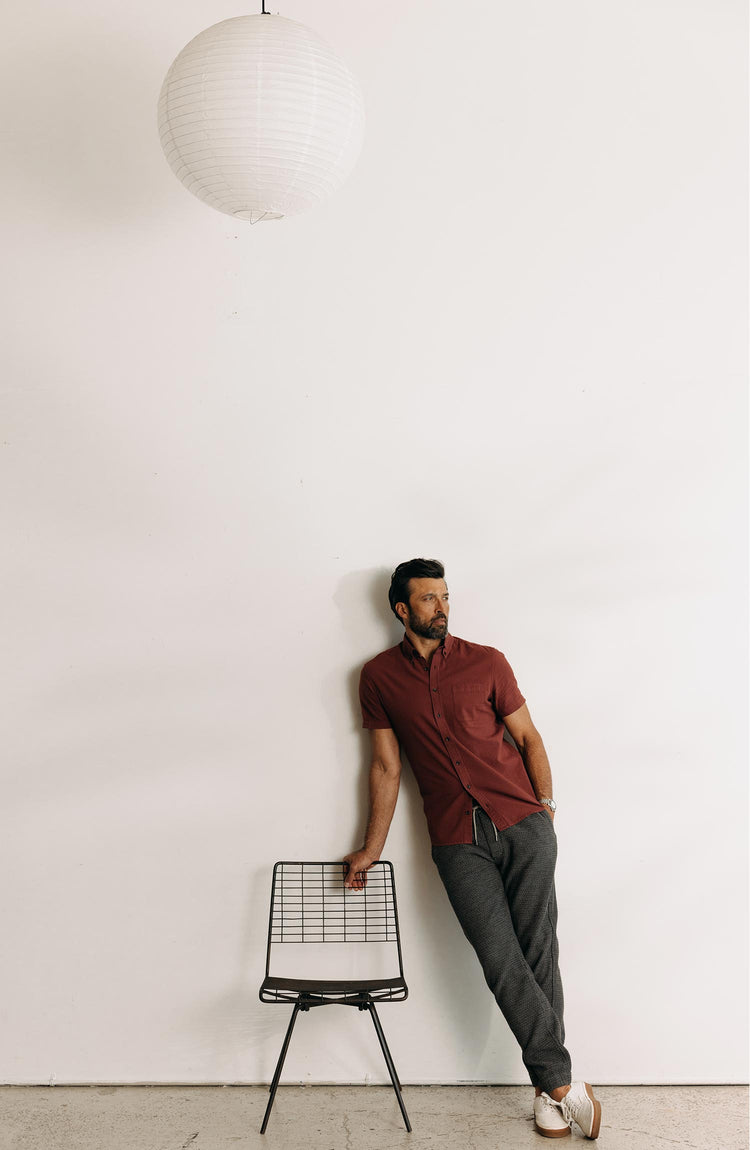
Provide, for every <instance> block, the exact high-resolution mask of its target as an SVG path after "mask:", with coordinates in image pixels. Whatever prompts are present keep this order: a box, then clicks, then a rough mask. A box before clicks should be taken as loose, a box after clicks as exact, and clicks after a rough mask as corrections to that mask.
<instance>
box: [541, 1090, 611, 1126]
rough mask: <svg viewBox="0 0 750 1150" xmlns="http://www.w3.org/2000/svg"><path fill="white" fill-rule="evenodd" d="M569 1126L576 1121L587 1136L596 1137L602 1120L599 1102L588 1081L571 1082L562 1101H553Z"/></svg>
mask: <svg viewBox="0 0 750 1150" xmlns="http://www.w3.org/2000/svg"><path fill="white" fill-rule="evenodd" d="M550 1101H552V1103H553V1105H554V1106H557V1107H559V1109H560V1110H561V1111H562V1116H563V1118H564V1119H565V1121H566V1122H567V1123H568V1125H569V1126H570V1125H571V1123H573V1122H576V1123H577V1124H578V1125H579V1126H580V1128H581V1130H583V1133H584V1134H585V1135H586V1137H587V1138H598V1137H599V1127H600V1126H601V1122H602V1107H601V1103H600V1102H597V1100H596V1098H594V1091H593V1090H592V1089H591V1087H590V1086H589V1084H588V1082H573V1083H572V1084H571V1087H570V1090H569V1091H568V1093H567V1094H566V1095H565V1097H564V1098H563V1100H562V1102H554V1101H553V1100H552V1099H550Z"/></svg>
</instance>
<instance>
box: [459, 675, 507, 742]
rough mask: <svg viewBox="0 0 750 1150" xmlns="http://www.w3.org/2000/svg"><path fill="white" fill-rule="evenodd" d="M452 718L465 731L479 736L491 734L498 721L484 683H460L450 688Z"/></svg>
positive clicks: (493, 732)
mask: <svg viewBox="0 0 750 1150" xmlns="http://www.w3.org/2000/svg"><path fill="white" fill-rule="evenodd" d="M451 701H452V703H453V719H454V722H455V723H456V725H457V726H458V727H461V728H462V729H463V730H464V731H465V732H467V733H469V734H473V735H476V736H479V737H483V736H484V737H486V736H488V735H493V734H495V732H496V731H497V727H498V722H497V715H496V714H495V709H494V707H493V706H492V702H491V701H490V692H489V688H488V687H487V685H486V684H485V683H462V684H461V685H460V686H456V687H452V688H451Z"/></svg>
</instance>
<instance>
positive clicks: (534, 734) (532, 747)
mask: <svg viewBox="0 0 750 1150" xmlns="http://www.w3.org/2000/svg"><path fill="white" fill-rule="evenodd" d="M505 725H506V727H507V728H508V731H509V733H510V734H511V735H512V736H513V741H514V742H515V744H516V746H517V747H518V750H519V751H520V753H521V757H522V759H523V761H524V763H525V765H526V771H527V773H528V776H529V778H530V779H531V785H532V787H533V788H534V794H535V795H536V797H537V799H551V798H552V797H553V796H552V771H551V770H550V765H549V759H548V758H547V752H546V751H545V749H544V743H543V742H542V736H541V735H540V734H539V732H538V731H537V729H536V727H535V726H534V724H533V722H532V721H531V715H530V714H529V708H528V707H527V706H526V704H525V703H524V705H523V706H522V707H519V708H518V710H517V711H514V712H513V714H512V715H506V716H505ZM544 809H545V811H546V812H547V814H548V815H549V817H550V818H551V819H552V821H553V822H554V821H555V812H554V811H551V810H550V809H549V807H547V806H545V808H544Z"/></svg>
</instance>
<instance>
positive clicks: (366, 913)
mask: <svg viewBox="0 0 750 1150" xmlns="http://www.w3.org/2000/svg"><path fill="white" fill-rule="evenodd" d="M347 867H348V863H342V862H333V863H331V862H277V863H276V865H275V867H274V868H273V883H272V886H271V912H270V915H269V920H268V947H267V951H266V976H265V978H264V980H263V985H262V986H261V988H260V1000H261V1002H276V1003H279V1002H286V1003H290V1004H292V1005H293V1006H294V1010H293V1011H292V1017H291V1019H290V1022H289V1026H288V1028H287V1032H286V1036H285V1038H284V1042H283V1045H282V1047H281V1054H280V1055H279V1060H278V1063H277V1064H276V1070H275V1072H274V1076H273V1080H272V1082H271V1085H270V1088H269V1089H270V1093H271V1096H270V1098H269V1100H268V1106H267V1107H266V1113H265V1116H264V1118H263V1125H262V1126H261V1128H260V1132H261V1134H265V1132H266V1126H267V1125H268V1119H269V1116H270V1114H271V1108H272V1106H273V1103H274V1098H275V1097H276V1089H277V1087H278V1085H279V1079H280V1078H281V1071H282V1068H283V1066H284V1059H285V1058H286V1053H287V1050H288V1049H289V1041H290V1039H291V1037H292V1030H293V1029H294V1024H295V1022H296V1021H297V1015H298V1014H299V1013H300V1011H302V1012H304V1011H307V1010H310V1009H311V1008H312V1007H315V1006H332V1005H333V1006H336V1005H338V1006H356V1007H357V1008H358V1009H359V1010H366V1011H368V1012H369V1014H370V1017H371V1018H372V1021H373V1025H374V1026H375V1031H376V1033H377V1036H378V1039H379V1041H380V1046H381V1049H382V1051H383V1056H384V1058H385V1063H386V1066H387V1067H388V1073H389V1075H390V1078H391V1082H392V1083H393V1089H394V1090H395V1092H396V1098H397V1099H398V1104H399V1107H400V1108H401V1114H402V1117H403V1119H404V1123H405V1125H406V1129H407V1130H408V1131H411V1125H410V1123H409V1116H408V1114H407V1113H406V1107H405V1106H404V1100H403V1097H402V1095H401V1083H400V1082H399V1079H398V1075H397V1073H396V1067H395V1066H394V1063H393V1058H392V1057H391V1052H390V1050H389V1049H388V1043H387V1042H386V1040H385V1034H384V1033H383V1027H382V1026H381V1024H380V1018H379V1017H378V1012H377V1010H376V1009H375V1003H376V1002H402V1001H403V1000H404V999H405V998H406V997H407V995H408V993H409V991H408V988H407V986H406V982H405V981H404V967H403V962H402V959H401V938H400V934H399V926H398V911H397V908H396V887H395V883H394V880H393V866H392V865H391V863H389V862H384V861H382V860H381V861H380V862H377V863H374V864H373V866H372V867H370V869H369V870H368V871H367V873H366V880H367V881H366V884H365V886H364V887H363V888H362V889H361V890H350V889H349V888H348V887H346V886H345V885H344V878H345V876H346V871H347ZM292 943H304V944H310V943H324V944H326V945H327V944H328V943H334V944H335V943H366V944H371V943H372V944H383V943H392V944H395V946H394V947H392V948H391V949H392V950H395V954H394V955H393V959H394V961H393V965H394V967H395V958H396V956H397V958H398V974H393V975H392V976H391V977H388V978H373V977H360V978H356V979H340V978H299V977H279V976H278V975H275V974H273V973H272V972H271V960H272V957H273V956H276V955H277V951H276V948H277V947H278V946H282V945H284V946H286V945H288V944H292ZM355 949H356V950H357V951H359V947H357V948H355ZM308 953H309V952H308ZM317 953H318V955H319V954H320V953H322V954H323V955H325V954H327V953H328V952H327V951H325V950H324V951H323V952H317ZM349 953H351V951H350V952H349ZM388 957H390V956H388ZM308 973H309V970H308Z"/></svg>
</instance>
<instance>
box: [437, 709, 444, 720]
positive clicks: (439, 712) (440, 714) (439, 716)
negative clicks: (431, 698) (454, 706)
mask: <svg viewBox="0 0 750 1150" xmlns="http://www.w3.org/2000/svg"><path fill="white" fill-rule="evenodd" d="M437 716H438V718H439V719H442V717H443V715H442V712H441V711H438V713H437Z"/></svg>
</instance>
